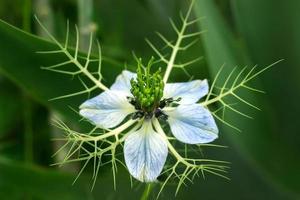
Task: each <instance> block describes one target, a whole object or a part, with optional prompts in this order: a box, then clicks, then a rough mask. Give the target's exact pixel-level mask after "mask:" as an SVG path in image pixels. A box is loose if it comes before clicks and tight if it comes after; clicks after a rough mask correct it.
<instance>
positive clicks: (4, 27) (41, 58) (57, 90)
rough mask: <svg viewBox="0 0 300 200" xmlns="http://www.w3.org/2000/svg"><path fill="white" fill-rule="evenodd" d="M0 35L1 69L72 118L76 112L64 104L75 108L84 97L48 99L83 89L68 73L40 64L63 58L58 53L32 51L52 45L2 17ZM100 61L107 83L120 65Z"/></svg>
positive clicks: (54, 61) (45, 103) (49, 47)
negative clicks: (49, 68)
mask: <svg viewBox="0 0 300 200" xmlns="http://www.w3.org/2000/svg"><path fill="white" fill-rule="evenodd" d="M0 37H1V38H2V41H3V42H2V43H1V46H0V71H1V73H3V74H4V75H5V76H7V77H8V78H9V79H11V80H13V81H14V82H15V83H16V84H17V85H18V86H20V87H21V88H22V89H24V90H25V91H26V92H28V93H29V94H30V95H31V96H33V97H34V98H35V99H36V100H38V101H39V102H40V103H42V104H44V105H46V106H48V107H49V106H50V107H52V108H54V109H55V110H57V111H60V113H63V114H64V115H67V116H71V118H73V119H74V118H76V113H74V112H73V111H71V110H70V108H69V107H68V106H71V107H73V108H77V106H78V105H79V104H80V103H81V102H82V101H84V98H83V97H82V96H81V97H74V98H72V99H70V98H69V99H64V101H49V99H52V98H54V97H57V96H61V95H65V94H69V93H72V92H78V91H81V90H83V86H82V85H81V84H80V81H78V80H77V81H74V80H73V79H72V77H68V76H65V75H61V74H57V73H51V72H49V71H45V70H42V69H41V68H40V67H41V66H42V65H43V66H47V65H53V64H54V63H59V62H61V60H63V59H64V57H63V56H62V55H55V56H53V55H51V56H49V55H41V54H37V53H36V52H37V51H39V50H53V49H55V48H56V47H55V45H54V44H52V43H50V42H47V41H45V40H42V39H40V38H38V37H36V36H33V35H30V34H28V33H26V32H23V31H21V30H19V29H17V28H15V27H13V26H11V25H9V24H7V23H6V22H4V21H0ZM16 57H17V58H16ZM103 65H104V67H103V75H104V76H105V78H106V79H105V80H106V81H107V84H108V85H109V84H111V83H112V82H113V80H114V78H115V77H116V75H117V74H118V73H120V71H121V70H122V66H120V65H112V64H110V63H107V62H104V63H103ZM99 92H100V91H99Z"/></svg>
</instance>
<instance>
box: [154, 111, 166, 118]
mask: <svg viewBox="0 0 300 200" xmlns="http://www.w3.org/2000/svg"><path fill="white" fill-rule="evenodd" d="M154 115H155V117H156V118H158V119H162V120H167V119H168V115H166V114H165V113H164V112H163V111H162V110H161V109H156V110H155V111H154Z"/></svg>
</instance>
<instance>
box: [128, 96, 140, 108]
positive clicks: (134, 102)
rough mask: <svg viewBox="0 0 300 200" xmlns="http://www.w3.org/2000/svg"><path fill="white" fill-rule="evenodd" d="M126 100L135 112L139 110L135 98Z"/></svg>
mask: <svg viewBox="0 0 300 200" xmlns="http://www.w3.org/2000/svg"><path fill="white" fill-rule="evenodd" d="M127 100H128V101H129V103H130V104H131V105H133V106H134V108H135V109H136V110H140V105H139V103H138V102H137V101H136V100H135V98H133V97H127Z"/></svg>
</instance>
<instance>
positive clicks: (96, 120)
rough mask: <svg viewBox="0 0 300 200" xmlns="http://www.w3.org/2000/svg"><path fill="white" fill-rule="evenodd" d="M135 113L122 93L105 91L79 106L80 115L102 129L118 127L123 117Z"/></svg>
mask: <svg viewBox="0 0 300 200" xmlns="http://www.w3.org/2000/svg"><path fill="white" fill-rule="evenodd" d="M134 111H135V109H134V107H133V106H132V105H131V104H130V103H129V102H128V100H127V98H126V93H124V92H122V91H110V90H108V91H105V92H103V93H101V94H100V95H98V96H96V97H94V98H92V99H89V100H87V101H85V102H84V103H83V104H82V105H81V106H80V112H79V113H80V115H82V116H83V117H85V118H86V119H88V120H89V121H91V122H92V123H93V124H95V125H96V126H99V127H102V128H112V127H115V126H117V125H119V124H120V123H121V122H122V121H123V120H124V119H125V117H126V116H127V115H128V114H130V113H133V112H134Z"/></svg>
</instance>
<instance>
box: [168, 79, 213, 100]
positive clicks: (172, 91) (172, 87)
mask: <svg viewBox="0 0 300 200" xmlns="http://www.w3.org/2000/svg"><path fill="white" fill-rule="evenodd" d="M207 93H208V83H207V80H206V79H205V80H202V81H201V80H194V81H190V82H185V83H167V84H166V86H165V89H164V98H171V97H172V98H174V99H177V98H179V97H180V98H181V101H180V102H179V103H180V104H191V103H196V102H197V101H198V100H199V99H200V98H202V97H204V96H205V95H206V94H207Z"/></svg>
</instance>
